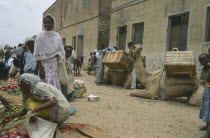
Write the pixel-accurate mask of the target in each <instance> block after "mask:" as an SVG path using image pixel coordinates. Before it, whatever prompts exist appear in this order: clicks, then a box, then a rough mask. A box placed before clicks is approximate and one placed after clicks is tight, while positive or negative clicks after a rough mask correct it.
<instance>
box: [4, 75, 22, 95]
mask: <svg viewBox="0 0 210 138" xmlns="http://www.w3.org/2000/svg"><path fill="white" fill-rule="evenodd" d="M0 91H4V92H7V93H8V94H11V95H19V94H20V93H21V91H20V88H19V87H18V85H17V80H16V79H12V80H8V81H1V82H0Z"/></svg>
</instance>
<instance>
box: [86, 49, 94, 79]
mask: <svg viewBox="0 0 210 138" xmlns="http://www.w3.org/2000/svg"><path fill="white" fill-rule="evenodd" d="M92 66H93V53H92V52H90V56H89V57H88V72H87V73H88V75H91V71H92Z"/></svg>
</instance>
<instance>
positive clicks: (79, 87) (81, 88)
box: [73, 80, 87, 98]
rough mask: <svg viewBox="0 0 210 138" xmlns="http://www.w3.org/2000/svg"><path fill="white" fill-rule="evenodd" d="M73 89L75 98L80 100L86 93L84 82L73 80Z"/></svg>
mask: <svg viewBox="0 0 210 138" xmlns="http://www.w3.org/2000/svg"><path fill="white" fill-rule="evenodd" d="M73 87H74V90H75V92H76V98H82V97H83V95H84V93H86V92H87V89H86V86H85V82H84V81H82V80H75V81H74V83H73Z"/></svg>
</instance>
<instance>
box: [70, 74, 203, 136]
mask: <svg viewBox="0 0 210 138" xmlns="http://www.w3.org/2000/svg"><path fill="white" fill-rule="evenodd" d="M77 79H78V80H83V81H85V83H86V86H87V93H86V94H85V95H84V96H85V97H84V98H82V99H75V100H74V101H73V102H72V103H71V105H73V106H75V107H76V109H77V112H76V114H75V115H74V116H71V117H70V118H69V120H68V121H70V122H73V123H84V124H92V125H96V126H98V127H100V128H102V129H105V130H107V131H110V132H112V134H113V135H115V136H116V137H117V136H119V137H120V138H139V137H142V138H144V137H145V138H158V137H159V138H198V137H201V136H203V135H204V134H205V132H201V131H198V126H200V125H204V123H203V122H202V121H201V120H199V119H198V115H199V107H194V106H189V105H187V104H185V102H184V101H183V100H176V101H161V100H149V99H144V98H137V97H130V96H129V93H130V91H131V90H124V89H123V88H122V87H119V86H112V85H102V86H97V85H96V84H95V83H94V80H95V77H94V76H89V75H87V74H86V73H85V72H83V73H82V76H81V77H76V78H75V80H77ZM90 94H95V95H99V96H100V101H98V102H89V101H88V100H87V97H88V95H90Z"/></svg>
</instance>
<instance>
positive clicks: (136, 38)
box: [132, 22, 144, 44]
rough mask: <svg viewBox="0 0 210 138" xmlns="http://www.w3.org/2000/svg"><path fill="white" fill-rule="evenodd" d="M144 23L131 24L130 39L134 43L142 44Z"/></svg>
mask: <svg viewBox="0 0 210 138" xmlns="http://www.w3.org/2000/svg"><path fill="white" fill-rule="evenodd" d="M143 37H144V23H143V22H142V23H137V24H133V35H132V41H133V43H134V44H143Z"/></svg>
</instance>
